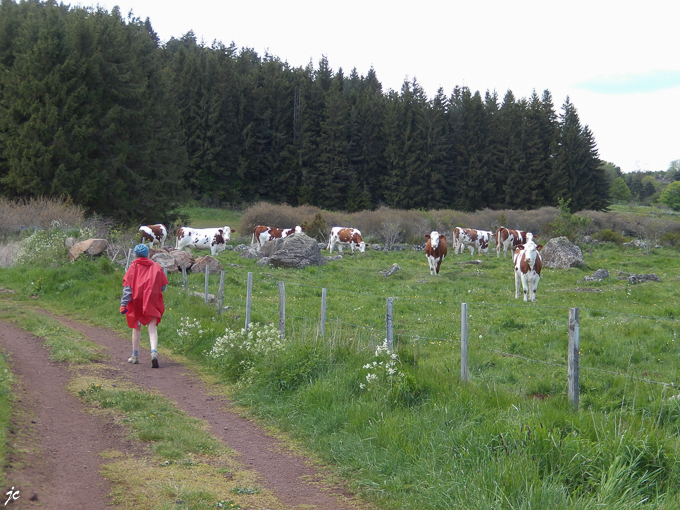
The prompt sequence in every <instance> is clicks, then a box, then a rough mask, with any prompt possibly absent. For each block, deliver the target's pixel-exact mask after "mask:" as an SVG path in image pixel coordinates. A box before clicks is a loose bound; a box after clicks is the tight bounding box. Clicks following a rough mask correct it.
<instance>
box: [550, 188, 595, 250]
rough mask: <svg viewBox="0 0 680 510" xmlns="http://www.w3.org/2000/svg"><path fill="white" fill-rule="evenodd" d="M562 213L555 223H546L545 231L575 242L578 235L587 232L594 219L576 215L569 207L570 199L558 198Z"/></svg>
mask: <svg viewBox="0 0 680 510" xmlns="http://www.w3.org/2000/svg"><path fill="white" fill-rule="evenodd" d="M557 201H558V204H559V211H560V215H559V216H558V217H557V218H555V221H554V222H553V223H550V224H548V225H546V226H545V227H546V228H545V231H546V233H547V234H548V235H551V236H553V237H560V236H565V237H567V238H568V239H569V240H570V241H572V242H574V241H575V240H576V238H577V237H578V236H581V235H583V234H584V233H585V231H586V228H587V227H588V225H590V222H591V221H592V219H591V218H589V217H587V216H576V215H574V214H572V213H571V210H570V209H569V202H570V200H564V199H562V198H558V199H557Z"/></svg>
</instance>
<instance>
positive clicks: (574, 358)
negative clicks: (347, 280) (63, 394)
mask: <svg viewBox="0 0 680 510" xmlns="http://www.w3.org/2000/svg"><path fill="white" fill-rule="evenodd" d="M182 277H183V281H184V287H185V291H186V292H187V294H188V282H187V274H186V266H185V265H184V264H182ZM209 278H210V270H209V268H208V267H207V266H206V269H205V296H204V301H205V303H206V304H207V303H208V286H209ZM224 283H225V271H224V270H222V271H221V272H220V283H219V299H218V313H221V312H222V308H223V297H224ZM292 285H297V286H300V287H309V288H314V289H317V290H318V289H320V290H321V309H320V315H319V319H318V320H319V333H320V335H321V336H322V337H323V336H325V328H326V323H327V322H328V321H333V322H336V323H338V324H345V325H348V326H351V327H354V328H362V329H365V330H370V331H372V332H376V333H377V331H378V329H377V328H372V327H366V326H360V325H357V324H351V323H348V322H345V321H341V320H339V319H327V317H326V304H327V291H328V289H327V288H324V287H316V286H311V285H305V284H299V283H292ZM278 289H279V332H280V335H281V338H285V336H286V304H285V300H286V292H285V282H282V281H279V282H278ZM252 290H253V273H252V272H249V273H248V277H247V290H246V314H245V315H246V319H245V328H246V329H248V328H249V326H250V318H251V311H252ZM333 290H334V292H348V293H352V294H358V295H363V296H369V297H374V298H380V299H385V335H384V338H385V342H386V346H387V347H388V348H389V349H394V329H393V317H394V301H395V300H396V301H399V300H412V301H430V302H438V303H439V304H442V303H444V302H446V303H456V302H451V301H446V300H433V299H418V298H399V297H396V298H395V297H387V298H385V297H384V296H377V295H373V294H364V293H357V292H354V291H346V290H341V289H333ZM459 304H460V306H461V318H460V320H461V327H460V328H461V329H460V332H461V368H460V370H461V372H460V373H461V381H462V382H463V383H467V381H468V376H469V372H468V347H469V346H468V317H469V314H468V303H466V302H460V303H459ZM471 305H473V306H497V307H508V306H513V307H518V306H519V305H504V304H492V303H471ZM524 308H526V307H524ZM532 308H550V309H563V307H552V306H551V307H546V306H540V305H536V306H532ZM584 310H588V311H594V312H598V313H608V314H616V315H624V316H629V317H635V318H645V319H650V320H664V321H672V322H677V319H670V318H666V317H653V316H651V317H650V316H642V315H635V314H628V313H624V312H611V311H607V310H595V309H587V308H586V309H584ZM289 317H291V318H299V319H304V320H309V321H312V322H314V321H315V320H316V319H315V318H312V317H300V316H293V315H289ZM397 334H398V335H399V336H406V337H409V336H410V337H411V338H415V339H418V340H419V339H428V340H439V341H444V342H451V341H452V340H451V339H448V338H437V337H424V336H422V335H414V334H410V333H408V332H398V333H397ZM568 335H569V342H568V349H567V365H566V368H567V394H568V398H569V401H570V402H571V404H572V406H573V407H574V409H576V410H577V409H578V403H579V376H580V369H583V370H592V371H597V372H602V373H607V374H610V375H615V376H620V377H626V378H630V379H633V380H637V381H641V382H645V383H650V384H660V385H663V386H671V387H673V386H674V384H673V383H667V382H662V381H655V380H652V379H647V378H641V377H636V376H633V375H631V374H624V373H620V372H615V371H610V370H605V369H599V368H595V367H580V366H579V343H580V338H579V337H580V319H579V308H569V323H568ZM381 336H382V335H381ZM480 347H482V348H484V349H487V350H489V351H490V352H494V353H497V354H501V355H504V356H510V357H514V358H517V359H523V360H525V361H528V362H533V363H541V364H547V365H552V366H556V367H561V368H565V365H563V364H555V363H550V362H546V361H542V360H534V359H531V358H528V357H525V356H519V355H516V354H512V353H504V352H502V351H498V350H496V349H491V348H488V347H484V346H480Z"/></svg>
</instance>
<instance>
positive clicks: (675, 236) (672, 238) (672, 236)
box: [659, 231, 680, 246]
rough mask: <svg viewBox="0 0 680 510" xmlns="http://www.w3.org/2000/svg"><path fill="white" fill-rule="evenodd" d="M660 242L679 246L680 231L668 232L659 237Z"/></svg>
mask: <svg viewBox="0 0 680 510" xmlns="http://www.w3.org/2000/svg"><path fill="white" fill-rule="evenodd" d="M659 242H660V243H661V244H664V245H666V246H678V245H680V232H678V231H675V232H666V233H665V234H664V235H662V236H661V237H660V238H659Z"/></svg>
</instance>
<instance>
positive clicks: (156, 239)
mask: <svg viewBox="0 0 680 510" xmlns="http://www.w3.org/2000/svg"><path fill="white" fill-rule="evenodd" d="M139 232H140V233H141V235H142V238H141V240H140V241H139V242H140V243H142V244H146V243H149V248H153V245H154V244H158V245H160V248H161V249H163V247H164V246H165V239H166V238H167V237H168V229H167V228H165V225H163V224H161V223H158V224H156V225H142V226H141V227H139Z"/></svg>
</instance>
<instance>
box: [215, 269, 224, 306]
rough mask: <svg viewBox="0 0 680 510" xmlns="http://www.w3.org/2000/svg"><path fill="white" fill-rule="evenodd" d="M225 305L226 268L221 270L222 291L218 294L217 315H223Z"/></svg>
mask: <svg viewBox="0 0 680 510" xmlns="http://www.w3.org/2000/svg"><path fill="white" fill-rule="evenodd" d="M223 305H224V270H222V271H221V272H220V291H219V293H218V294H217V315H222V306H223Z"/></svg>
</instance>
